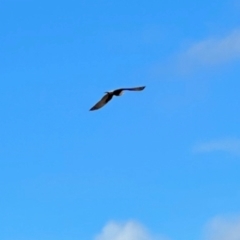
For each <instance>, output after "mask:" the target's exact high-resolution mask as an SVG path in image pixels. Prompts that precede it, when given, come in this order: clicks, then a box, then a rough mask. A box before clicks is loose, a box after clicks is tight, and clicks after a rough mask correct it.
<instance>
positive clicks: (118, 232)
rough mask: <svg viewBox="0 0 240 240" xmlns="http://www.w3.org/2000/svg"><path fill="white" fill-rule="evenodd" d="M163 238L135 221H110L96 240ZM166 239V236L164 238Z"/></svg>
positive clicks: (150, 239) (158, 239)
mask: <svg viewBox="0 0 240 240" xmlns="http://www.w3.org/2000/svg"><path fill="white" fill-rule="evenodd" d="M160 239H161V240H163V238H162V237H157V236H152V235H151V234H150V233H149V232H148V231H147V229H146V228H145V227H144V226H143V225H141V224H140V223H137V222H135V221H128V222H125V223H120V222H114V221H112V222H109V223H108V224H107V225H106V226H105V227H104V228H103V229H102V232H101V233H100V234H99V235H97V236H96V237H95V239H94V240H160ZM164 239H165V240H166V238H164Z"/></svg>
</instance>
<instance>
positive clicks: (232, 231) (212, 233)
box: [204, 217, 240, 240]
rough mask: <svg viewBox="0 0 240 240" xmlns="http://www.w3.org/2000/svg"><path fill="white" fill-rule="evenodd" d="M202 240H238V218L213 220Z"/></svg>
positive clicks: (239, 229) (239, 220)
mask: <svg viewBox="0 0 240 240" xmlns="http://www.w3.org/2000/svg"><path fill="white" fill-rule="evenodd" d="M204 240H240V218H232V219H227V218H221V217H217V218H215V219H213V220H212V221H211V222H210V223H209V224H208V225H207V229H206V233H205V237H204Z"/></svg>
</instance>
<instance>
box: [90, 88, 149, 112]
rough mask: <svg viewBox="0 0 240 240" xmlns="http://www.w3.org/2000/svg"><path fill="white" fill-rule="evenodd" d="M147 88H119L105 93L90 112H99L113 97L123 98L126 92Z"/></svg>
mask: <svg viewBox="0 0 240 240" xmlns="http://www.w3.org/2000/svg"><path fill="white" fill-rule="evenodd" d="M144 88H145V86H142V87H133V88H119V89H115V90H113V91H109V92H105V93H106V94H105V95H104V96H103V97H102V98H101V100H100V101H99V102H97V103H96V104H95V105H94V106H93V107H92V108H91V109H90V111H93V110H97V109H99V108H101V107H103V106H104V105H105V104H107V103H108V102H109V101H110V100H111V99H112V98H113V96H121V95H122V94H123V92H124V91H125V90H128V91H142V90H143V89H144Z"/></svg>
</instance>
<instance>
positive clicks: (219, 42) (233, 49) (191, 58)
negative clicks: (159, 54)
mask: <svg viewBox="0 0 240 240" xmlns="http://www.w3.org/2000/svg"><path fill="white" fill-rule="evenodd" d="M236 59H240V30H234V31H232V32H231V33H229V34H228V35H227V36H224V37H215V38H214V37H212V38H208V39H205V40H202V41H200V42H197V43H194V44H193V45H192V46H190V47H189V48H188V49H187V50H186V51H185V52H184V53H182V54H180V56H179V67H180V69H181V71H189V70H192V69H193V68H196V67H201V66H213V65H219V64H223V63H227V62H229V61H232V60H236Z"/></svg>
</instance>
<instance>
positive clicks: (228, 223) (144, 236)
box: [94, 217, 240, 240]
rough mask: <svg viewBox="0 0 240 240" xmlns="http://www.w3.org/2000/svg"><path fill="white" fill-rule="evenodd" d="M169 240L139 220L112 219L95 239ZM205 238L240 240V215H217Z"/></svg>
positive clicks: (210, 224) (204, 235)
mask: <svg viewBox="0 0 240 240" xmlns="http://www.w3.org/2000/svg"><path fill="white" fill-rule="evenodd" d="M160 239H161V240H163V239H165V240H167V239H168V240H169V238H166V237H165V236H164V237H162V236H159V235H158V236H152V235H150V233H149V232H148V231H147V229H146V228H145V227H144V226H143V225H141V224H140V223H138V222H135V221H128V222H125V223H120V222H115V221H111V222H109V223H107V224H106V226H105V227H104V228H103V229H102V232H101V233H100V234H98V235H97V236H96V237H95V238H94V240H160ZM202 239H203V240H240V217H230V218H229V217H215V218H213V219H211V220H210V221H209V222H208V223H207V224H206V226H205V228H204V231H203V236H202Z"/></svg>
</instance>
